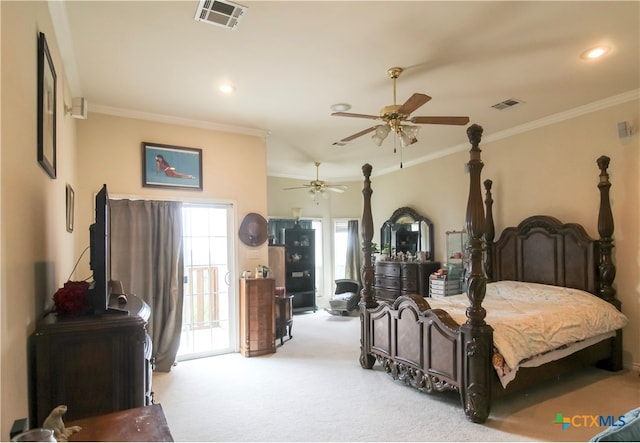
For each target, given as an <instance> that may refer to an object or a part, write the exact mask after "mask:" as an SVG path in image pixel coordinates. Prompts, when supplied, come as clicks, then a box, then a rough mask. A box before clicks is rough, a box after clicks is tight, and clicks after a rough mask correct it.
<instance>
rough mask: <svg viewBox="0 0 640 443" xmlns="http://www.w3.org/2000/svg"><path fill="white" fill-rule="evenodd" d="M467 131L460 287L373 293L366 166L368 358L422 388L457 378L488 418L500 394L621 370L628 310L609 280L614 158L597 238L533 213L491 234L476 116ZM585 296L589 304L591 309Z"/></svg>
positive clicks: (473, 411) (364, 353)
mask: <svg viewBox="0 0 640 443" xmlns="http://www.w3.org/2000/svg"><path fill="white" fill-rule="evenodd" d="M467 135H468V137H469V142H470V143H471V150H470V160H469V163H468V170H469V174H470V186H469V197H468V202H467V212H466V230H467V233H468V244H467V253H468V265H467V269H466V286H467V291H466V294H462V295H460V296H453V297H441V298H424V297H422V296H419V295H409V296H401V297H398V298H397V299H396V300H395V302H393V303H387V302H384V301H378V300H376V299H375V297H374V291H373V280H374V271H373V266H372V263H371V241H372V238H373V221H372V216H371V194H372V189H371V181H370V176H371V169H372V168H371V166H370V165H368V164H366V165H364V166H363V167H362V170H363V174H364V177H365V179H364V188H363V191H362V193H363V196H364V209H363V215H362V240H363V252H364V257H365V260H364V265H363V267H362V281H363V289H362V292H361V295H362V297H361V301H360V319H361V355H360V364H361V366H362V367H363V368H367V369H370V368H372V367H373V365H374V364H375V362H376V361H378V362H379V363H380V364H381V365H382V367H383V368H384V369H385V371H386V372H388V373H389V374H390V375H391V376H392V377H393V378H394V379H397V380H402V381H404V382H405V383H406V384H407V385H410V386H413V387H415V388H417V389H419V390H421V391H423V392H428V393H431V392H434V391H442V390H446V389H453V390H456V391H458V392H459V394H460V399H461V401H462V406H463V408H464V411H465V414H466V416H467V417H468V418H469V419H470V420H471V421H473V422H476V423H482V422H484V421H485V420H486V419H487V418H488V416H489V412H490V407H491V399H492V398H493V397H497V396H499V395H502V394H505V393H508V392H512V391H515V390H517V389H519V388H522V387H524V386H529V385H531V384H534V383H540V382H541V381H542V380H545V379H549V378H551V377H554V376H556V375H557V374H559V373H560V372H564V371H566V370H570V369H571V368H574V367H578V366H583V365H585V364H597V365H598V366H600V367H603V368H607V369H609V370H620V369H621V368H622V332H621V330H622V328H623V327H624V325H625V324H626V322H627V319H626V317H625V316H624V315H623V314H622V313H621V312H620V302H619V301H618V299H617V298H616V291H615V289H614V288H613V285H612V284H613V280H614V277H615V266H614V264H613V262H612V249H613V239H612V236H613V216H612V213H611V206H610V202H609V188H610V186H611V184H610V182H609V175H608V173H607V168H608V164H609V158H607V157H604V156H603V157H600V158H599V159H598V161H597V164H598V167H599V169H600V182H599V184H598V188H599V190H600V197H601V198H600V209H599V214H598V232H599V234H600V238H599V239H597V240H596V239H591V238H590V237H589V236H588V235H587V233H586V231H585V230H584V228H583V227H582V226H580V225H577V224H563V223H561V222H560V221H559V220H557V219H555V218H552V217H548V216H533V217H529V218H527V219H525V220H524V221H523V222H522V223H520V224H519V225H518V226H517V227H511V228H507V229H505V230H504V232H503V233H502V235H501V236H500V238H499V239H498V240H497V241H494V236H495V230H494V227H493V215H492V205H493V200H492V197H491V185H492V183H491V181H490V180H486V181H485V182H484V185H485V189H486V200H485V205H483V201H482V190H481V183H480V182H481V180H480V173H481V170H482V167H483V163H482V160H481V158H480V153H481V151H480V149H479V144H480V139H481V136H482V127H480V126H478V125H472V126H470V127H469V128H468V129H467ZM485 209H486V216H485ZM485 245H486V246H485ZM483 258H484V263H483ZM483 303H484V305H483ZM563 306H564V307H563ZM582 307H590V308H592V312H585V313H583V312H582V311H580V310H579V309H578V308H580V309H581V308H582ZM513 311H515V312H517V314H516V317H512V316H511V315H513ZM543 311H546V312H543ZM535 329H541V331H537V332H534V333H535V334H541V335H535V337H534V338H533V340H532V339H531V338H530V337H528V335H529V333H530V331H533V330H535ZM594 334H595V335H596V337H590V335H594ZM525 351H526V352H525ZM516 372H517V376H516Z"/></svg>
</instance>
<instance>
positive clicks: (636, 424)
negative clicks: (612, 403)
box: [589, 408, 640, 441]
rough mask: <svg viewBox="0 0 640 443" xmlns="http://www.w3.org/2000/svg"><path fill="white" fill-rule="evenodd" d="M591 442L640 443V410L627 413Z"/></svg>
mask: <svg viewBox="0 0 640 443" xmlns="http://www.w3.org/2000/svg"><path fill="white" fill-rule="evenodd" d="M589 441H640V408H637V409H633V410H631V411H629V412H627V413H626V414H625V415H624V416H622V417H621V418H620V420H618V421H617V422H615V424H614V425H613V426H610V427H608V428H607V429H605V430H604V431H602V432H601V433H599V434H598V435H596V436H595V437H593V438H592V439H591V440H589Z"/></svg>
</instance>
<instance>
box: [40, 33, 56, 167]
mask: <svg viewBox="0 0 640 443" xmlns="http://www.w3.org/2000/svg"><path fill="white" fill-rule="evenodd" d="M56 92H57V88H56V70H55V68H54V66H53V60H52V59H51V54H50V53H49V46H47V39H46V37H45V35H44V33H42V32H41V33H40V34H39V35H38V163H40V166H42V168H43V169H44V170H45V171H47V174H49V176H50V177H51V178H56V109H57V107H56V105H57V100H56V97H57V94H56Z"/></svg>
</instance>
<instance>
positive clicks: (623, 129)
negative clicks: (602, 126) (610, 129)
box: [618, 122, 631, 138]
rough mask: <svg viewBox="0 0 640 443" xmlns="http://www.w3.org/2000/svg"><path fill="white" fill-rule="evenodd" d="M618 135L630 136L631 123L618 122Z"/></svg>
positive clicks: (620, 136) (622, 136) (621, 136)
mask: <svg viewBox="0 0 640 443" xmlns="http://www.w3.org/2000/svg"><path fill="white" fill-rule="evenodd" d="M618 137H619V138H628V137H631V125H630V124H629V122H620V123H618Z"/></svg>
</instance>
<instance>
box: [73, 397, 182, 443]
mask: <svg viewBox="0 0 640 443" xmlns="http://www.w3.org/2000/svg"><path fill="white" fill-rule="evenodd" d="M69 426H81V427H82V430H81V431H80V432H76V433H75V434H72V435H71V437H69V441H111V442H113V441H173V436H172V435H171V431H170V430H169V425H168V424H167V419H166V418H165V416H164V411H163V410H162V406H160V404H159V403H158V404H155V405H151V406H143V407H140V408H132V409H125V410H123V411H117V412H110V413H108V414H104V415H98V416H95V417H87V418H81V419H80V420H75V421H73V422H69V423H65V427H67V428H68V427H69Z"/></svg>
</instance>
